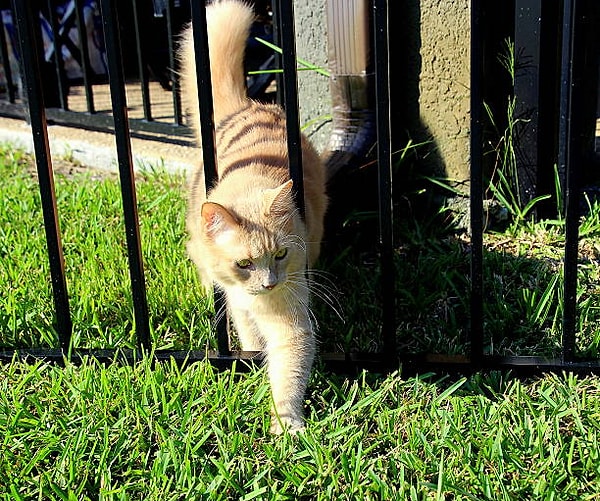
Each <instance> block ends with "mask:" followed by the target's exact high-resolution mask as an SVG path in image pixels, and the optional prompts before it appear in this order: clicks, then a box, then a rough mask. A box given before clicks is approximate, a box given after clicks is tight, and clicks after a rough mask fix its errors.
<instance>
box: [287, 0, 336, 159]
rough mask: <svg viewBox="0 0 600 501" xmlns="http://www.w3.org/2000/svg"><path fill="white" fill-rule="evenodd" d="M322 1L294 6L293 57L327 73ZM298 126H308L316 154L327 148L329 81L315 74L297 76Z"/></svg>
mask: <svg viewBox="0 0 600 501" xmlns="http://www.w3.org/2000/svg"><path fill="white" fill-rule="evenodd" d="M325 1H326V0H316V1H315V0H313V1H310V2H304V1H302V2H301V1H296V2H294V11H295V19H296V55H297V57H298V58H300V59H303V60H305V61H308V62H310V63H311V64H314V65H317V66H320V67H323V68H325V69H327V20H326V17H325V15H326V14H325ZM298 101H299V103H300V126H301V127H303V126H307V128H306V129H305V132H306V133H307V134H308V135H309V137H310V138H311V140H312V141H313V143H314V144H315V146H316V147H317V149H318V150H319V151H323V150H324V149H325V147H326V146H327V142H328V140H329V134H330V131H331V127H330V122H329V120H328V119H327V117H328V116H329V115H330V114H331V98H330V93H329V79H328V78H327V77H326V76H324V75H321V74H319V73H316V72H314V71H300V72H298Z"/></svg>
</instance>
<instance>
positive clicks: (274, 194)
mask: <svg viewBox="0 0 600 501" xmlns="http://www.w3.org/2000/svg"><path fill="white" fill-rule="evenodd" d="M292 186H293V182H292V180H291V179H290V180H289V181H286V182H285V183H283V184H282V185H281V186H278V187H277V188H272V189H269V190H265V192H264V194H263V201H264V208H265V215H266V216H269V215H275V214H285V213H287V212H288V211H289V200H290V199H289V196H288V195H289V194H290V193H291V191H292Z"/></svg>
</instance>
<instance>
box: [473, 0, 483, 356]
mask: <svg viewBox="0 0 600 501" xmlns="http://www.w3.org/2000/svg"><path fill="white" fill-rule="evenodd" d="M482 7H483V2H482V1H481V0H471V48H470V50H471V57H470V59H471V144H470V147H471V175H470V178H471V186H470V217H471V291H470V292H471V297H470V302H471V304H470V306H471V318H470V324H471V325H470V327H471V332H470V336H471V339H470V341H471V364H473V365H478V364H479V363H480V362H481V359H482V356H483V122H482V118H483V94H482V88H483V30H482V26H481V22H482V15H481V9H482Z"/></svg>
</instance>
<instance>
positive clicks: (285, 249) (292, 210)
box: [179, 0, 327, 434]
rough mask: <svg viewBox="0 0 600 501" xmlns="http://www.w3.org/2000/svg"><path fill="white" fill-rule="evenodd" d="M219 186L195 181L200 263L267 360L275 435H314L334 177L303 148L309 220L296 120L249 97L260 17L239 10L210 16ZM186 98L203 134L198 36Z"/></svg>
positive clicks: (184, 57)
mask: <svg viewBox="0 0 600 501" xmlns="http://www.w3.org/2000/svg"><path fill="white" fill-rule="evenodd" d="M206 19H207V30H208V31H207V33H208V43H209V57H210V66H211V78H212V88H213V106H214V121H215V124H216V125H215V144H216V153H217V174H218V180H217V181H216V183H215V185H214V186H212V187H211V188H210V189H209V190H208V193H206V190H205V186H204V177H203V167H202V165H198V166H197V167H196V168H195V172H193V173H192V176H191V178H190V179H191V185H190V193H189V200H188V212H187V217H186V225H187V233H188V242H187V250H188V254H189V256H190V258H191V259H192V261H193V262H194V263H195V265H196V266H197V268H198V272H199V275H200V279H201V281H202V283H203V284H204V286H205V287H207V288H209V287H212V286H213V285H214V286H216V287H218V288H219V289H220V290H222V291H223V292H224V295H225V298H226V302H227V311H228V312H229V314H230V317H231V319H232V321H233V325H234V328H235V331H236V333H237V335H238V338H239V341H240V344H241V347H242V349H243V350H248V351H261V352H263V353H264V355H265V362H266V366H267V373H268V378H269V384H270V387H271V394H272V399H273V408H272V412H271V414H272V418H271V428H270V431H271V432H272V433H276V434H279V433H282V432H283V430H284V429H287V430H288V431H289V432H291V433H294V432H297V431H299V430H301V429H303V428H304V420H303V400H304V394H305V391H306V387H307V384H308V379H309V375H310V372H311V368H312V365H313V359H314V357H315V351H316V341H315V319H314V315H313V314H312V312H311V310H310V301H311V299H310V288H311V283H310V282H309V278H308V276H307V274H308V272H309V270H310V269H311V268H312V266H313V265H314V263H315V261H316V260H317V257H318V256H319V252H320V244H321V240H322V237H323V218H324V214H325V211H326V207H327V195H326V190H325V184H326V179H325V177H326V176H325V167H324V164H323V162H322V160H321V158H320V156H319V154H318V153H317V151H316V150H315V148H314V147H313V146H312V145H311V144H310V142H309V141H308V139H307V138H306V137H304V136H302V138H301V148H302V165H303V169H304V196H305V213H304V215H302V214H300V212H299V210H298V208H297V206H296V204H295V202H294V192H293V190H294V186H293V182H292V180H291V179H290V174H289V171H288V151H287V139H286V137H287V132H286V116H285V113H284V111H283V109H282V108H281V107H280V106H278V105H274V104H265V103H260V102H257V101H254V100H251V99H249V98H248V97H247V95H246V83H245V74H244V70H243V63H244V54H245V47H246V42H247V39H248V36H249V32H250V27H251V25H252V22H253V20H254V14H253V11H252V8H251V7H250V6H249V5H248V4H246V3H244V2H242V1H238V0H220V1H219V0H216V1H213V2H212V3H210V4H209V5H207V7H206ZM179 60H180V64H181V66H180V71H181V77H180V78H181V90H182V97H183V100H184V104H185V105H186V107H187V109H188V110H190V111H191V117H190V120H191V123H192V127H193V129H194V131H195V134H196V135H197V137H198V136H199V131H200V120H199V116H198V113H197V111H196V110H198V92H197V80H196V73H195V71H196V68H195V58H194V48H193V35H192V27H191V26H189V27H187V28H186V29H185V30H184V33H183V36H182V43H181V47H180V53H179Z"/></svg>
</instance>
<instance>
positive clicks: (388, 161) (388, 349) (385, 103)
mask: <svg viewBox="0 0 600 501" xmlns="http://www.w3.org/2000/svg"><path fill="white" fill-rule="evenodd" d="M388 17H389V16H388V2H387V0H375V1H374V3H373V22H374V24H375V26H374V35H375V40H374V42H375V44H374V47H375V75H376V78H375V97H376V109H375V116H376V123H377V160H378V186H379V239H380V244H381V288H382V295H381V297H382V303H383V304H382V308H383V318H382V336H383V350H384V354H385V355H386V356H387V357H390V358H392V357H393V358H395V357H396V325H395V324H396V322H395V312H394V309H395V303H396V301H395V287H394V284H395V278H396V277H395V275H396V274H395V270H394V234H393V200H392V150H391V144H392V140H391V127H390V79H389V60H390V57H389V45H388V42H389V37H388V32H389V30H388V28H389V21H388Z"/></svg>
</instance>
